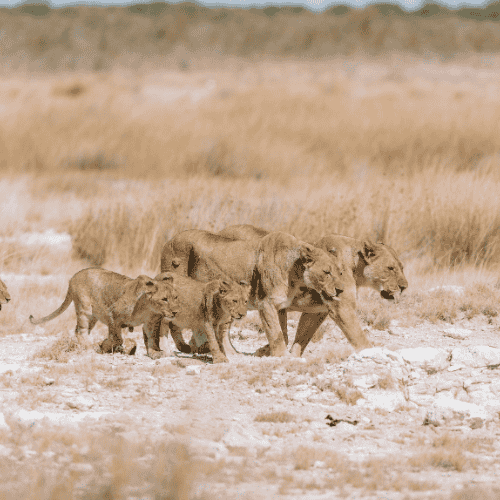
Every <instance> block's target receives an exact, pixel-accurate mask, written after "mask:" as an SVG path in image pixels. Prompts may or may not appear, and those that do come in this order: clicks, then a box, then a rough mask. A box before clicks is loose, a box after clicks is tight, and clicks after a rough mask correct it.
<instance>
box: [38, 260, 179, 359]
mask: <svg viewBox="0 0 500 500" xmlns="http://www.w3.org/2000/svg"><path fill="white" fill-rule="evenodd" d="M71 302H74V304H75V311H76V328H75V334H76V335H77V336H80V335H81V334H83V333H85V332H88V333H90V332H91V330H92V328H94V326H95V324H96V323H97V321H98V320H99V321H101V322H102V323H104V324H105V325H107V327H108V329H109V335H108V338H107V339H106V340H105V341H104V342H103V343H102V344H101V350H102V352H112V351H115V352H116V351H120V347H121V345H122V344H123V339H122V336H121V330H122V328H125V327H133V326H137V325H141V324H142V323H144V321H146V320H147V319H149V317H150V316H151V314H157V315H159V316H160V317H164V318H168V319H169V320H171V319H174V317H175V315H176V314H177V312H178V299H177V295H176V293H175V290H174V288H173V287H172V285H171V284H170V283H168V282H165V281H157V280H153V279H151V278H149V277H148V276H143V275H141V276H139V277H138V278H136V279H131V278H128V277H127V276H123V275H121V274H117V273H114V272H112V271H106V270H105V269H98V268H89V269H83V270H82V271H79V272H77V273H76V274H75V275H74V276H73V277H72V278H71V279H70V280H69V286H68V293H67V294H66V298H65V299H64V302H63V303H62V304H61V306H60V307H59V308H58V309H57V310H55V311H54V312H53V313H51V314H49V315H48V316H46V317H44V318H41V319H34V318H33V316H30V321H31V323H32V324H34V325H39V324H41V323H45V322H46V321H50V320H51V319H54V318H56V317H57V316H59V315H60V314H61V313H63V312H64V311H65V310H66V309H67V308H68V306H69V305H70V304H71Z"/></svg>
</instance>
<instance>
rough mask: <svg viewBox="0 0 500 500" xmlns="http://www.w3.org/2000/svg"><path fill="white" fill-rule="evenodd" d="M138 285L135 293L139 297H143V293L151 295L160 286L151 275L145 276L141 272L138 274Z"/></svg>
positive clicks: (136, 280)
mask: <svg viewBox="0 0 500 500" xmlns="http://www.w3.org/2000/svg"><path fill="white" fill-rule="evenodd" d="M134 281H135V282H136V285H135V294H136V296H137V297H141V296H142V295H145V294H146V295H148V296H149V297H151V295H153V293H155V292H156V291H157V290H158V286H157V285H156V283H155V282H154V280H152V279H151V278H150V277H149V276H145V275H144V274H141V275H140V276H138V277H137V278H136V279H135V280H134Z"/></svg>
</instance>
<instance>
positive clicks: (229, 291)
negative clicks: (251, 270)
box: [219, 279, 251, 319]
mask: <svg viewBox="0 0 500 500" xmlns="http://www.w3.org/2000/svg"><path fill="white" fill-rule="evenodd" d="M250 291H251V286H250V285H249V284H248V283H247V282H246V281H240V282H239V283H236V281H233V280H230V279H224V280H221V281H220V286H219V300H220V304H221V307H222V309H223V310H224V311H225V312H226V313H227V314H229V315H231V318H233V319H241V318H243V317H244V316H245V315H246V313H247V308H248V300H249V298H250Z"/></svg>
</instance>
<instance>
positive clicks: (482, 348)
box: [451, 345, 500, 368]
mask: <svg viewBox="0 0 500 500" xmlns="http://www.w3.org/2000/svg"><path fill="white" fill-rule="evenodd" d="M451 364H452V365H465V366H470V367H472V368H481V367H485V366H495V365H499V364H500V349H497V348H495V347H489V346H486V345H476V346H469V347H457V348H455V349H453V351H451Z"/></svg>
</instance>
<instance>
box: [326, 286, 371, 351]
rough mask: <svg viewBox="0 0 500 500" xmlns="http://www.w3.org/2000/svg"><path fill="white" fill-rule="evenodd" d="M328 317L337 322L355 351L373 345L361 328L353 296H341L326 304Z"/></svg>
mask: <svg viewBox="0 0 500 500" xmlns="http://www.w3.org/2000/svg"><path fill="white" fill-rule="evenodd" d="M328 310H329V314H330V317H331V318H332V319H333V321H335V323H337V325H338V326H339V328H340V329H341V330H342V332H343V334H344V335H345V336H346V338H347V340H348V341H349V342H350V343H351V345H352V346H353V347H354V349H356V350H357V351H360V350H361V349H367V348H369V347H373V346H372V343H371V342H370V341H369V340H368V338H367V337H366V335H365V332H364V331H363V329H362V328H361V324H360V322H359V319H358V316H357V315H356V300H355V299H354V298H353V297H349V296H346V297H342V298H341V299H340V300H335V301H332V303H331V304H329V306H328Z"/></svg>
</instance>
